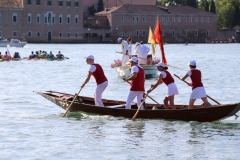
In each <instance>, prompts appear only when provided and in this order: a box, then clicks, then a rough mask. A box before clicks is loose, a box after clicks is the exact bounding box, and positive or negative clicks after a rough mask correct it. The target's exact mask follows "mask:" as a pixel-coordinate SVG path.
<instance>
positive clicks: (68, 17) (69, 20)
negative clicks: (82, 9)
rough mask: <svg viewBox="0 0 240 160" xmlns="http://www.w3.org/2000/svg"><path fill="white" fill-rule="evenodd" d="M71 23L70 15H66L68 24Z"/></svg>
mask: <svg viewBox="0 0 240 160" xmlns="http://www.w3.org/2000/svg"><path fill="white" fill-rule="evenodd" d="M70 23H71V15H69V14H68V15H67V24H70Z"/></svg>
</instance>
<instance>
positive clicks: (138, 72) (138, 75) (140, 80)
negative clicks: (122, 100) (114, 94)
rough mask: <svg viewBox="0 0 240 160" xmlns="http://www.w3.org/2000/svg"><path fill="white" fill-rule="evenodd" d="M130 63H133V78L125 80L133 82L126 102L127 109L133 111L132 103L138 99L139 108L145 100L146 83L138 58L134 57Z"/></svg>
mask: <svg viewBox="0 0 240 160" xmlns="http://www.w3.org/2000/svg"><path fill="white" fill-rule="evenodd" d="M129 61H130V63H131V76H130V77H128V78H124V79H125V81H130V80H131V88H130V92H129V94H128V98H127V102H126V109H131V103H132V101H133V100H134V99H135V98H136V97H137V104H138V107H140V105H141V100H142V98H143V92H144V82H145V73H144V69H143V68H142V67H140V66H138V58H137V57H132V58H131V59H130V60H129Z"/></svg>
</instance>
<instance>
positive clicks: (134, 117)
mask: <svg viewBox="0 0 240 160" xmlns="http://www.w3.org/2000/svg"><path fill="white" fill-rule="evenodd" d="M147 96H148V93H147V94H146V96H145V97H144V99H143V101H142V103H141V104H140V106H139V107H138V109H137V112H136V113H135V114H134V116H133V118H132V120H133V121H134V120H135V119H136V117H137V115H138V112H139V111H140V109H141V108H142V105H143V103H144V102H145V100H146V98H147Z"/></svg>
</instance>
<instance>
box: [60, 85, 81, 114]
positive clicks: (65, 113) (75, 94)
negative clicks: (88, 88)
mask: <svg viewBox="0 0 240 160" xmlns="http://www.w3.org/2000/svg"><path fill="white" fill-rule="evenodd" d="M82 88H83V87H81V88H80V89H79V91H78V93H77V94H75V97H74V98H73V100H72V102H71V104H70V106H69V107H68V108H67V110H66V112H65V113H64V115H63V117H65V116H66V115H67V113H68V111H69V110H70V109H71V107H72V104H73V102H74V101H75V99H76V98H77V96H78V95H79V93H80V92H81V90H82Z"/></svg>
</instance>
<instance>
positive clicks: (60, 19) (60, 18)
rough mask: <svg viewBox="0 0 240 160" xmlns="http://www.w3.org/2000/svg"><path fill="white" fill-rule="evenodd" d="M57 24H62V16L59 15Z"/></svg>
mask: <svg viewBox="0 0 240 160" xmlns="http://www.w3.org/2000/svg"><path fill="white" fill-rule="evenodd" d="M59 24H62V15H59Z"/></svg>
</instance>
